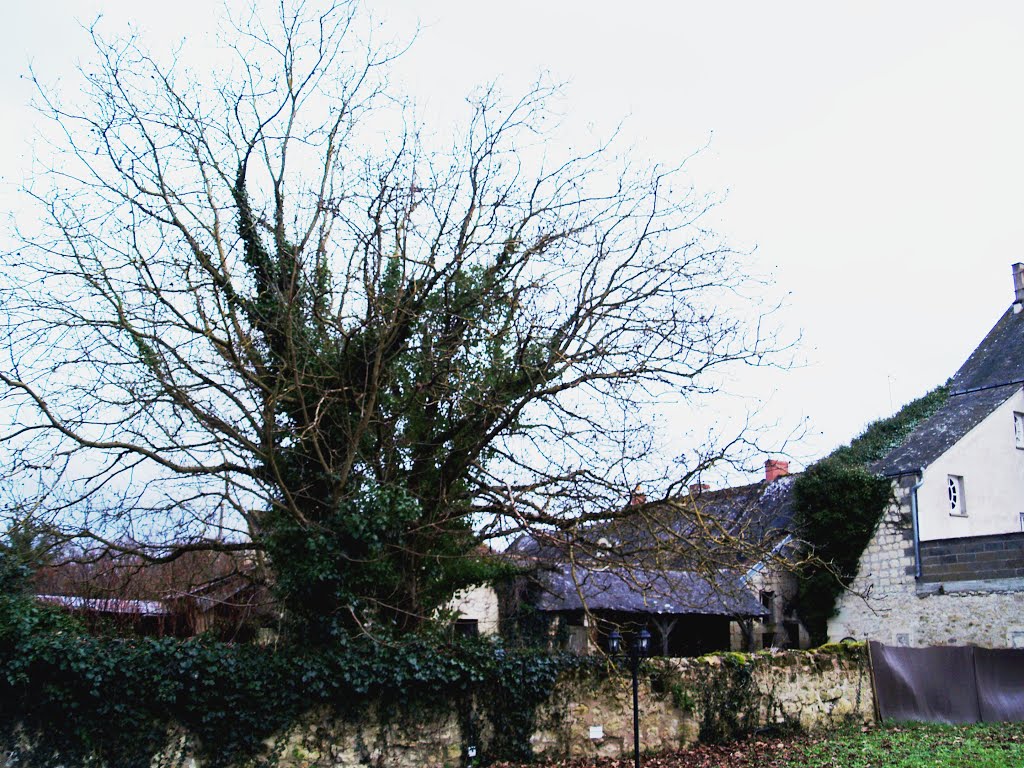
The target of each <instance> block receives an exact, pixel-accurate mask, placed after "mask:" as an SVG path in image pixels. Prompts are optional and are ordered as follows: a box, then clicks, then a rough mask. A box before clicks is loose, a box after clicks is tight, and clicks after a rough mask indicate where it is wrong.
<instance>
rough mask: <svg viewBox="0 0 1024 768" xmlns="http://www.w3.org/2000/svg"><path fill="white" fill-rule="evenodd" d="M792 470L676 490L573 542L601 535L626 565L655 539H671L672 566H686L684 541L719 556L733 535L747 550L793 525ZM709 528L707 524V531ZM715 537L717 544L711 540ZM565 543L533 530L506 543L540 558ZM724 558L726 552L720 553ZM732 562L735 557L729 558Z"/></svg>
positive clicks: (593, 542)
mask: <svg viewBox="0 0 1024 768" xmlns="http://www.w3.org/2000/svg"><path fill="white" fill-rule="evenodd" d="M796 477H797V475H787V476H785V477H780V478H778V479H777V480H775V481H774V482H771V483H767V482H765V481H763V480H762V481H760V482H757V483H751V484H750V485H741V486H736V487H733V488H722V489H719V490H715V491H704V492H702V493H700V494H698V495H696V496H680V497H678V498H675V499H671V500H670V501H668V502H667V503H660V504H659V503H653V504H650V505H648V508H647V509H646V510H645V511H644V512H643V513H642V514H638V515H636V516H635V517H634V516H631V517H627V518H623V519H620V520H615V521H610V522H607V523H603V524H600V525H595V526H592V527H590V528H587V529H584V530H581V531H579V532H577V533H576V534H575V535H574V537H573V545H574V547H575V548H576V550H577V552H580V553H582V554H583V556H587V555H590V556H593V555H594V554H595V553H596V552H598V551H600V549H601V547H600V546H599V545H598V542H599V541H602V540H607V541H608V543H609V544H611V546H612V550H611V551H610V552H608V553H607V554H608V556H609V558H610V559H612V560H614V559H615V558H619V559H621V560H623V561H624V562H625V563H626V564H627V565H628V564H631V563H635V562H636V560H637V559H638V558H639V559H642V558H644V557H645V556H647V555H648V554H650V552H652V551H653V550H654V549H655V546H654V544H656V543H657V542H658V541H661V542H665V541H668V540H671V541H672V542H673V543H672V544H670V545H669V546H668V547H666V548H665V550H666V551H663V553H662V554H663V555H665V554H667V553H668V552H672V551H675V552H676V553H677V557H678V558H679V559H678V560H677V561H676V562H675V563H674V565H675V567H677V568H678V569H679V570H687V569H686V563H685V548H686V545H687V544H689V545H690V546H692V547H694V548H695V549H696V550H697V551H698V553H699V555H700V556H702V557H704V558H707V557H708V556H709V555H716V556H719V557H721V556H722V555H723V554H724V555H726V556H727V555H728V554H729V553H723V552H721V551H719V552H717V553H716V552H714V550H715V549H716V548H717V549H719V550H721V549H724V548H728V546H729V539H730V537H733V538H734V539H735V540H736V543H738V542H739V541H740V540H742V541H743V542H745V544H746V546H745V547H743V546H742V545H739V547H738V548H745V549H748V550H750V551H755V552H756V551H757V550H758V547H759V545H760V544H761V543H762V542H765V541H767V540H769V539H771V543H772V544H774V543H775V541H776V540H777V539H778V538H780V537H781V536H784V535H785V534H787V533H792V532H793V530H794V528H795V522H794V510H793V493H792V490H793V481H794V480H795V479H796ZM709 529H713V531H710V530H709ZM712 538H717V539H718V542H717V544H716V543H715V542H714V541H712V540H711V539H712ZM565 546H566V543H565V542H563V541H562V540H561V539H560V538H559V537H558V536H557V535H552V536H550V537H549V538H546V539H544V540H540V539H538V538H537V537H535V536H521V537H519V538H518V539H517V540H516V541H515V542H513V543H512V545H511V546H510V547H509V549H508V552H509V553H510V554H513V555H525V556H528V557H534V558H540V559H544V560H552V561H558V560H563V559H564V555H563V552H564V549H565ZM726 559H727V557H726ZM732 562H736V560H735V558H733V560H732Z"/></svg>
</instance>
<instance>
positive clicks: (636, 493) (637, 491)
mask: <svg viewBox="0 0 1024 768" xmlns="http://www.w3.org/2000/svg"><path fill="white" fill-rule="evenodd" d="M646 503H647V494H646V493H644V490H643V488H641V487H640V484H639V483H637V485H636V488H634V489H633V490H632V491H630V493H629V506H631V507H638V506H640V505H641V504H646Z"/></svg>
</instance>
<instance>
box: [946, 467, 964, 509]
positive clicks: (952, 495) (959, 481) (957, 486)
mask: <svg viewBox="0 0 1024 768" xmlns="http://www.w3.org/2000/svg"><path fill="white" fill-rule="evenodd" d="M946 493H947V495H948V497H949V514H951V515H957V516H959V517H964V516H966V515H967V504H966V503H965V500H964V478H963V476H962V475H949V476H948V478H947V488H946Z"/></svg>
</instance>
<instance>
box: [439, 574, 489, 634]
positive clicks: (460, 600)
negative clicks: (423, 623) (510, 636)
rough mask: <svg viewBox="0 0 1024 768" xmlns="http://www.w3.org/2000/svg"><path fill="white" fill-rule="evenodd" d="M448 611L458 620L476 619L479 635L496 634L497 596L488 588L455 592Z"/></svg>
mask: <svg viewBox="0 0 1024 768" xmlns="http://www.w3.org/2000/svg"><path fill="white" fill-rule="evenodd" d="M448 607H449V609H450V610H451V611H453V612H454V613H456V614H458V618H460V619H476V622H477V628H478V629H479V630H480V634H481V635H496V634H498V594H497V593H496V592H495V591H494V588H493V587H490V586H477V587H470V588H469V589H464V590H462V591H461V592H456V593H455V596H454V597H453V598H452V601H451V603H450V604H449V606H448Z"/></svg>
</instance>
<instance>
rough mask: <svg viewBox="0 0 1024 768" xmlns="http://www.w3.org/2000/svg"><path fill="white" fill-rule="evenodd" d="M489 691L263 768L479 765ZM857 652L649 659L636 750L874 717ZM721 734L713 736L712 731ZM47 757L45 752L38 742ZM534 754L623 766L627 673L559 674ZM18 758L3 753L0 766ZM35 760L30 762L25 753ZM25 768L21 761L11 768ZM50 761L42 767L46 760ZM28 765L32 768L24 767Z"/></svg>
mask: <svg viewBox="0 0 1024 768" xmlns="http://www.w3.org/2000/svg"><path fill="white" fill-rule="evenodd" d="M487 696H488V692H487V691H483V690H481V691H478V692H476V701H475V704H474V707H473V708H472V711H470V710H469V709H468V708H466V707H462V708H458V707H456V706H454V705H453V706H443V705H439V708H437V709H434V710H426V711H424V710H422V709H411V708H408V707H405V706H404V705H403V702H393V703H392V704H391V705H390V708H389V710H388V711H387V712H386V713H384V712H381V711H379V710H376V709H374V708H370V709H368V710H367V711H365V712H364V713H362V716H361V717H360V718H359V719H358V721H356V722H352V721H346V720H342V719H340V718H338V717H336V716H332V715H331V714H329V713H326V712H311V713H309V714H308V715H307V716H306V717H305V718H304V719H302V720H301V721H300V722H299V723H297V724H296V725H295V726H294V727H292V728H290V729H289V730H288V731H287V732H285V733H281V734H278V736H276V737H275V738H273V739H270V740H269V741H268V742H267V748H268V754H267V755H266V756H265V758H266V759H260V760H259V761H258V764H260V765H264V766H267V767H268V768H269V767H270V766H275V767H277V766H279V767H280V768H365V766H373V767H374V768H469V767H470V766H478V765H481V764H483V762H484V758H485V757H486V756H487V752H488V749H490V748H491V746H492V745H493V744H494V741H495V736H496V733H495V726H493V725H491V724H489V723H488V722H487V719H486V711H487V704H488V701H487ZM873 710H874V704H873V700H872V696H871V682H870V674H869V671H868V668H867V660H866V653H865V652H864V648H863V646H860V645H850V646H831V647H828V646H827V647H825V648H823V649H818V650H816V651H781V652H770V651H763V652H760V653H756V654H749V655H748V654H737V653H727V654H723V655H718V656H708V657H703V658H700V659H651V660H648V661H647V662H645V664H644V667H643V668H642V670H641V675H640V712H641V720H640V722H641V748H642V749H643V750H648V751H654V752H662V751H668V750H675V749H678V748H680V747H684V746H687V745H689V744H692V743H693V742H695V741H697V740H698V739H701V738H706V737H707V736H708V735H713V734H715V733H718V734H719V735H721V734H722V731H721V729H720V728H719V726H721V725H723V723H724V724H726V725H730V724H731V725H732V726H739V727H740V728H741V729H743V730H745V731H748V732H749V731H753V730H760V729H763V728H769V729H780V730H783V729H788V728H792V727H800V728H803V729H805V730H815V729H822V728H826V727H829V726H832V725H837V724H839V723H842V722H849V721H851V720H852V721H855V722H856V721H860V722H868V721H870V720H872V719H873ZM716 729H717V730H716ZM38 746H39V747H41V748H43V749H45V746H46V745H45V744H41V745H38ZM529 747H530V748H531V749H532V753H533V755H534V756H535V757H537V758H542V757H550V758H559V759H560V758H564V757H570V756H572V757H586V756H590V757H596V756H609V757H623V756H628V755H630V754H632V750H633V730H632V691H631V686H630V676H629V672H628V670H626V669H621V668H615V667H608V666H596V667H590V668H587V669H585V670H583V671H577V672H575V673H571V674H566V675H565V676H564V677H563V678H562V679H561V680H560V681H559V683H558V685H557V687H556V690H555V691H554V693H553V695H552V696H551V698H550V699H549V701H548V702H547V703H545V704H544V705H542V706H541V707H540V709H539V710H538V711H537V712H536V720H535V729H534V731H533V734H532V737H531V738H530V739H529ZM11 754H14V752H10V751H9V750H3V751H0V768H13V766H14V765H15V763H14V762H9V761H8V762H5V760H9V757H5V755H11ZM29 757H30V756H29ZM16 762H17V764H19V765H20V764H22V761H17V760H16ZM44 762H45V761H44ZM25 764H34V763H32V760H31V759H29V760H28V761H27V762H25ZM152 764H153V765H161V766H165V768H172V767H173V768H178V767H180V768H203V766H202V765H201V764H200V763H199V762H198V761H197V760H196V759H195V757H193V756H192V753H191V749H190V743H189V740H188V738H187V736H186V735H185V734H184V733H181V732H177V733H173V734H169V739H168V747H167V748H166V750H165V751H164V752H163V753H162V754H161V755H157V756H155V757H154V759H153V761H152Z"/></svg>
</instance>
